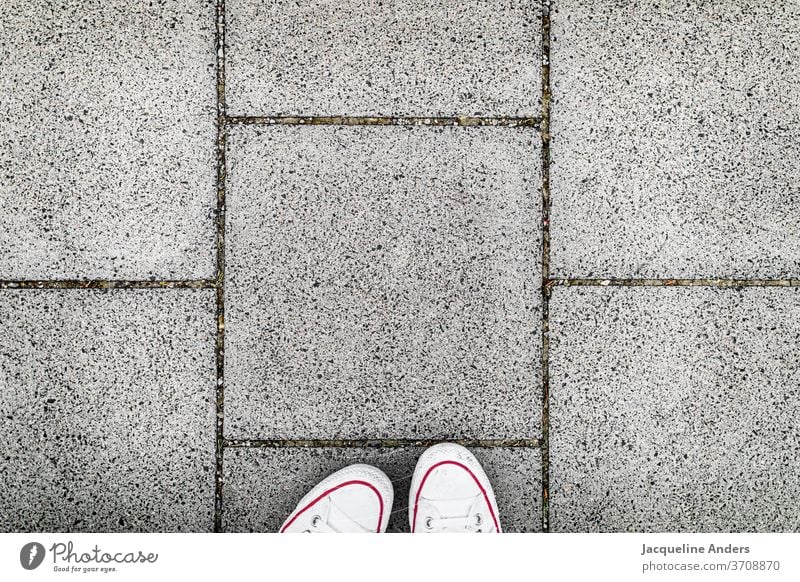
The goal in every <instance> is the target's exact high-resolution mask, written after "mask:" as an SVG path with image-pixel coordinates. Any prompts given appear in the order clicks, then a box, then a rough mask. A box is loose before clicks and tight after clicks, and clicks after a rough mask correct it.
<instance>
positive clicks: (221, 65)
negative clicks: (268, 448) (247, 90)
mask: <svg viewBox="0 0 800 582" xmlns="http://www.w3.org/2000/svg"><path fill="white" fill-rule="evenodd" d="M215 34H216V36H215V55H216V68H217V143H216V148H217V276H216V289H217V341H216V363H217V382H216V442H215V458H216V464H215V470H214V531H215V532H219V531H222V484H223V464H222V460H223V459H222V457H223V452H224V449H225V447H224V432H223V428H224V420H225V179H226V177H227V172H226V165H225V147H226V127H225V0H217V4H216V33H215Z"/></svg>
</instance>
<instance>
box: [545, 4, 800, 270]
mask: <svg viewBox="0 0 800 582" xmlns="http://www.w3.org/2000/svg"><path fill="white" fill-rule="evenodd" d="M553 8H554V9H553V14H552V35H553V38H552V51H551V66H552V73H551V75H552V90H553V106H552V125H551V134H552V136H553V141H552V149H551V152H552V165H551V192H552V206H553V211H552V221H551V233H552V271H553V274H554V275H555V276H559V277H596V278H604V277H637V276H638V277H661V278H672V277H705V278H709V277H710V278H717V277H721V278H724V277H729V278H791V277H794V278H797V277H800V234H798V229H797V224H798V223H800V161H799V160H800V158H798V155H797V144H798V142H800V75H798V65H797V63H798V62H800V35H798V34H797V28H798V23H800V3H798V2H796V1H794V0H781V1H778V2H768V3H765V2H757V1H755V0H723V1H717V2H698V1H694V0H692V1H690V2H683V3H678V2H667V1H664V2H636V3H630V2H621V1H619V0H594V1H589V0H554V2H553Z"/></svg>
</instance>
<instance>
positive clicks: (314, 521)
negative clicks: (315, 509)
mask: <svg viewBox="0 0 800 582" xmlns="http://www.w3.org/2000/svg"><path fill="white" fill-rule="evenodd" d="M321 521H322V517H321V516H319V515H315V516H314V517H312V518H311V527H314V528H316V527H317V526H319V522H321Z"/></svg>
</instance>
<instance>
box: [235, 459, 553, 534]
mask: <svg viewBox="0 0 800 582" xmlns="http://www.w3.org/2000/svg"><path fill="white" fill-rule="evenodd" d="M424 450H425V449H424V448H418V447H412V448H396V449H393V448H384V449H373V448H362V449H302V448H289V449H229V450H228V451H227V452H226V453H225V457H226V458H225V489H224V495H225V511H224V516H225V521H224V527H225V530H226V531H229V532H250V531H254V532H274V531H277V530H278V529H279V528H280V526H281V524H282V523H283V522H284V520H285V519H286V518H287V517H288V516H289V514H290V513H291V512H292V510H294V508H295V507H296V506H297V503H298V502H299V501H300V499H302V497H303V496H304V495H305V494H306V493H308V491H309V490H310V489H311V488H312V487H314V486H315V485H316V484H317V483H319V482H320V481H321V480H322V479H324V478H325V477H327V476H328V475H329V474H331V473H333V472H334V471H337V470H339V469H341V468H342V467H345V466H347V465H350V464H353V463H367V464H370V465H375V466H376V467H378V468H379V469H381V470H382V471H384V472H385V473H386V474H387V475H388V476H389V478H390V479H391V480H392V484H393V485H394V496H395V499H394V506H393V507H392V516H391V519H390V521H389V529H388V531H389V532H407V531H408V530H409V527H408V489H409V487H410V485H411V476H412V475H413V473H414V467H415V466H416V463H417V459H418V458H419V456H420V455H421V454H422V452H423V451H424ZM470 450H471V451H472V452H473V453H474V454H475V456H476V457H477V458H478V460H479V461H480V462H481V465H482V466H483V468H484V470H485V471H486V475H487V476H488V477H489V480H490V481H491V483H492V488H493V489H494V492H495V495H496V496H497V506H498V509H499V511H500V523H501V525H502V527H503V530H504V531H507V532H535V531H539V530H540V528H541V521H542V520H541V506H542V499H541V495H540V491H541V458H540V453H539V451H538V450H536V449H511V448H491V449H482V448H473V449H470Z"/></svg>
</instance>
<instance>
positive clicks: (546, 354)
mask: <svg viewBox="0 0 800 582" xmlns="http://www.w3.org/2000/svg"><path fill="white" fill-rule="evenodd" d="M550 99H551V93H550V0H542V119H541V123H540V125H539V133H540V134H541V138H542V154H541V156H542V157H541V164H542V288H541V292H542V337H541V341H542V348H541V349H542V352H541V354H542V355H541V368H542V415H541V426H542V446H541V450H542V531H543V532H549V531H550V322H549V317H550V291H551V289H552V286H551V285H550Z"/></svg>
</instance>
